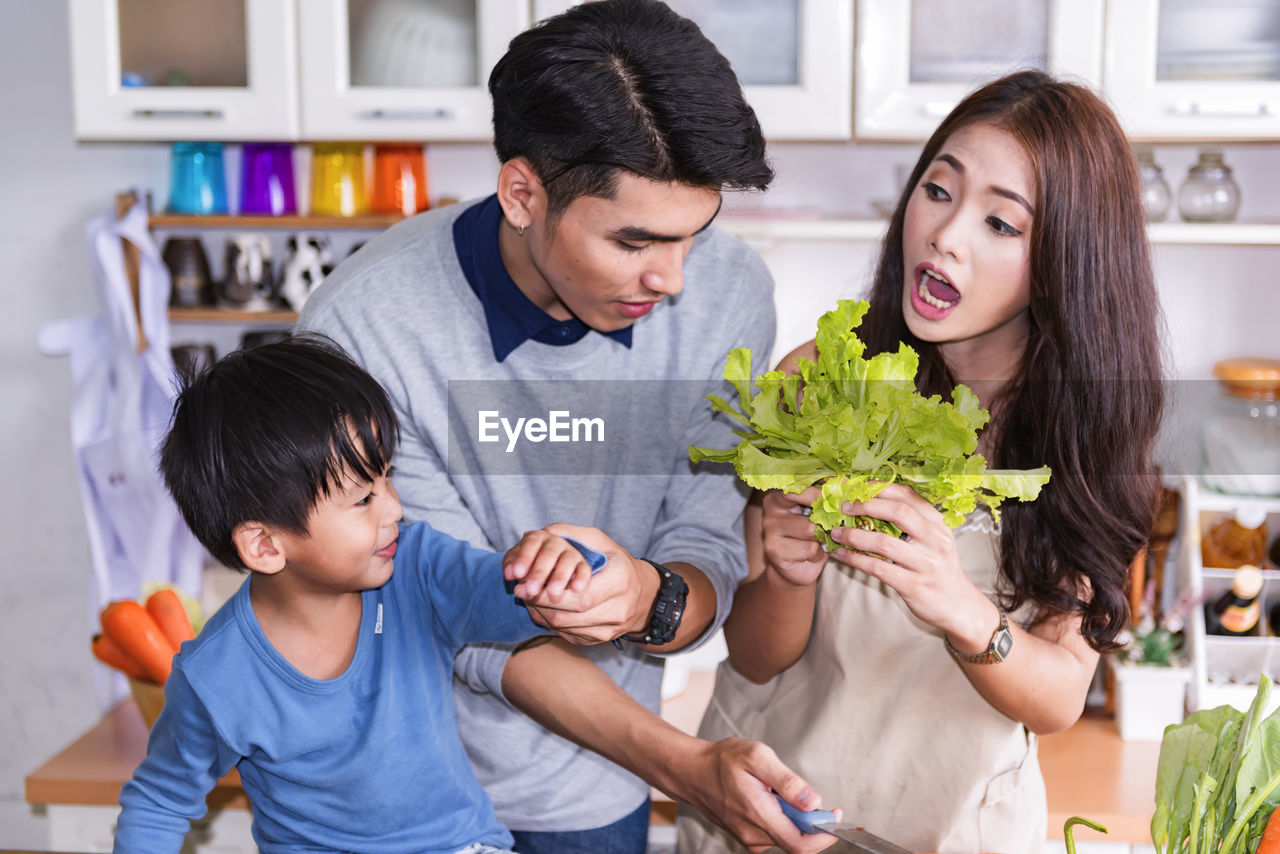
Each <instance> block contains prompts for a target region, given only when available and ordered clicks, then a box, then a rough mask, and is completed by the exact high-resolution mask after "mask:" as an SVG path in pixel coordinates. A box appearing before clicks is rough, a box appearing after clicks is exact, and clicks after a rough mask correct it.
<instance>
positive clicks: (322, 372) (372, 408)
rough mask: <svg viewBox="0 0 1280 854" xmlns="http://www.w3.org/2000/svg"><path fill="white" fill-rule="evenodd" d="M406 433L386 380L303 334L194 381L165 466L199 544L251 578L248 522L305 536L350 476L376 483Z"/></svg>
mask: <svg viewBox="0 0 1280 854" xmlns="http://www.w3.org/2000/svg"><path fill="white" fill-rule="evenodd" d="M399 438H400V426H399V422H398V421H397V419H396V414H395V410H394V409H392V406H391V401H390V399H389V398H388V397H387V393H386V391H384V390H383V388H382V386H380V385H379V384H378V382H377V380H375V379H374V378H373V377H371V376H370V375H369V374H368V373H367V372H366V371H365V370H364V369H363V368H361V367H360V366H359V365H357V364H356V363H355V362H353V361H351V359H350V358H349V357H348V356H347V355H346V353H344V352H343V351H342V349H341V348H340V347H339V346H338V345H337V344H335V343H333V341H331V340H329V339H328V338H325V337H324V336H322V335H318V334H316V333H309V332H308V333H295V334H294V335H293V336H292V337H291V338H290V339H288V340H285V341H279V342H276V343H272V344H264V345H262V346H260V347H254V348H252V349H249V350H237V351H235V352H233V353H231V354H229V355H227V356H226V357H225V358H223V359H221V360H220V361H218V362H217V363H215V364H214V365H213V366H212V367H210V368H209V369H208V370H206V371H204V372H203V373H201V374H200V375H198V376H196V377H195V378H193V379H190V380H188V381H186V383H185V387H184V388H183V390H182V392H181V393H180V394H179V395H178V398H177V400H176V401H175V403H174V407H173V422H172V425H171V427H170V430H169V434H168V436H167V437H166V438H165V441H164V448H163V450H162V451H161V454H160V470H161V474H162V475H163V476H164V481H165V484H166V485H167V486H168V487H169V491H170V492H171V493H172V494H173V497H174V499H175V500H176V501H177V503H178V507H179V509H181V510H182V516H183V518H184V519H186V521H187V525H188V526H189V527H190V528H191V530H192V532H193V533H195V535H196V538H197V539H199V540H200V542H201V543H202V544H203V545H204V547H205V548H207V549H208V550H209V552H210V553H211V554H212V555H213V557H214V558H215V559H217V560H218V561H219V562H220V563H223V564H225V565H227V566H229V567H232V568H235V569H239V570H242V571H244V570H246V569H247V567H246V566H245V564H244V562H243V561H242V560H241V559H240V555H239V553H238V552H237V551H236V547H235V543H234V542H232V538H231V537H232V532H233V531H234V530H235V529H236V526H237V525H239V524H240V523H242V522H248V521H255V522H261V523H263V524H266V525H271V526H275V527H277V528H281V529H283V530H286V531H289V532H290V533H294V534H299V535H303V534H306V532H307V519H308V517H309V516H310V515H311V511H312V510H313V509H315V506H316V504H317V503H318V502H319V501H320V499H321V497H322V496H327V495H329V494H330V492H331V491H332V490H333V489H334V488H335V487H338V486H339V485H340V483H341V478H342V476H343V474H344V472H346V473H350V474H352V475H355V476H356V477H359V478H361V479H363V480H369V481H372V480H373V479H374V478H375V477H377V476H378V475H381V474H383V473H384V472H385V471H386V470H387V468H388V467H389V465H390V462H391V457H392V455H393V453H394V452H395V448H396V444H397V443H398V442H399Z"/></svg>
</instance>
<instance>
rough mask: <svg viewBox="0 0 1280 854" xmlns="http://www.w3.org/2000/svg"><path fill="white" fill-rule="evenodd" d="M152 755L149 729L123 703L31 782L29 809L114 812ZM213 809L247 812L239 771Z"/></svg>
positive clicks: (216, 793)
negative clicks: (136, 772) (91, 808)
mask: <svg viewBox="0 0 1280 854" xmlns="http://www.w3.org/2000/svg"><path fill="white" fill-rule="evenodd" d="M146 753H147V727H146V725H145V724H144V723H143V722H142V715H141V714H140V713H139V712H138V708H137V706H135V705H134V704H133V700H132V699H129V700H123V701H121V702H120V703H119V704H118V705H116V706H115V707H113V708H112V709H111V711H109V712H107V714H106V715H105V716H104V717H103V718H102V720H100V721H98V723H97V725H96V726H94V727H93V729H91V730H89V731H88V732H86V733H85V734H84V735H82V736H80V738H78V739H76V740H75V741H73V742H72V743H71V744H69V745H68V746H67V747H65V748H63V749H62V750H61V751H60V752H59V753H58V754H57V755H56V756H54V757H53V758H52V759H50V760H49V761H48V762H46V763H44V764H43V765H41V766H40V767H39V768H37V769H36V770H35V771H33V772H31V774H29V775H28V776H27V779H26V790H27V791H26V796H27V803H31V804H80V805H89V806H114V805H115V804H117V803H119V802H120V788H121V787H122V786H123V785H124V784H125V783H126V782H128V780H129V778H130V777H132V776H133V771H134V769H135V768H137V767H138V763H139V762H141V761H142V757H143V756H145V755H146ZM208 804H209V809H211V810H213V809H227V808H232V809H248V808H249V799H248V798H246V797H245V795H244V790H243V789H241V788H240V772H239V771H236V770H235V769H234V768H233V769H232V770H231V773H230V774H228V775H227V776H225V777H223V778H222V779H221V780H219V781H218V784H217V785H216V786H214V788H213V791H212V792H210V793H209V798H208Z"/></svg>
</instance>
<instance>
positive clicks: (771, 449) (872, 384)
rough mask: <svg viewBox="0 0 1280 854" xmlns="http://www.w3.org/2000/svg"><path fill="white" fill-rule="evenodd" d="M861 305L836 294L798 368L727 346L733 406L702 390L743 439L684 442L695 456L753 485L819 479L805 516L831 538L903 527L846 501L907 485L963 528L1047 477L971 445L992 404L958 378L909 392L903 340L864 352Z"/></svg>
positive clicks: (1031, 494)
mask: <svg viewBox="0 0 1280 854" xmlns="http://www.w3.org/2000/svg"><path fill="white" fill-rule="evenodd" d="M867 307H868V305H867V303H866V302H860V301H856V300H841V301H840V303H839V304H838V305H837V306H836V308H835V309H834V310H832V311H829V312H827V313H826V314H824V315H823V316H822V318H821V319H820V320H819V321H818V334H817V338H816V343H817V349H818V360H817V362H812V361H809V360H808V359H800V360H798V365H799V374H798V375H796V376H787V375H786V374H784V373H783V372H782V371H770V372H768V373H765V374H762V375H760V376H759V377H756V378H755V382H754V386H755V388H756V389H758V390H757V391H754V392H753V390H752V389H753V383H752V379H751V355H752V354H751V351H750V350H747V349H743V348H740V349H737V350H734V351H733V352H731V353H730V354H729V358H728V364H727V365H726V366H725V370H724V377H725V379H726V380H728V381H729V382H730V383H731V384H732V385H733V387H734V388H735V389H736V390H737V392H738V404H739V408H738V409H735V408H734V407H733V406H731V405H730V404H729V403H727V402H725V401H724V400H723V399H721V398H719V397H717V396H716V395H708V399H709V400H710V401H711V405H712V408H713V409H715V411H717V412H721V413H724V414H725V415H728V416H729V417H730V418H732V419H734V420H735V421H737V422H738V424H739V425H741V428H742V429H740V430H737V431H735V432H737V435H739V436H741V437H742V441H741V442H740V443H738V445H737V446H736V447H733V448H727V449H715V448H698V447H691V448H690V449H689V456H690V458H691V459H693V461H694V462H697V461H699V460H712V461H715V462H728V463H732V464H733V465H734V467H735V468H736V469H737V472H738V476H739V477H741V478H742V479H743V480H744V481H746V482H747V483H748V484H749V485H751V486H752V487H754V488H756V489H760V490H769V489H780V490H782V491H784V492H792V493H795V492H802V491H804V490H805V489H806V488H808V487H810V486H812V485H814V484H816V483H821V484H822V496H821V497H820V498H819V499H818V500H816V501H815V502H814V503H813V507H812V509H811V511H810V516H809V518H810V519H811V520H812V521H813V522H814V524H815V525H817V527H818V537H819V539H821V540H822V541H823V542H824V543H825V544H826V545H827V546H828V547H832V548H834V547H835V542H834V541H833V540H832V539H831V536H830V532H831V531H832V530H834V529H835V528H838V527H841V526H857V527H862V528H869V529H874V530H878V531H882V532H884V533H887V534H890V535H892V536H895V537H896V536H900V535H901V533H902V532H901V531H900V530H899V529H898V527H897V526H896V525H893V524H892V523H889V522H885V521H882V520H879V519H873V518H871V517H867V516H859V517H850V516H848V515H846V514H845V512H844V509H843V508H844V505H845V503H846V502H850V501H865V500H867V499H870V498H874V497H875V496H876V495H879V494H880V491H881V490H883V489H884V488H885V486H887V485H888V484H890V483H905V484H907V485H908V486H910V487H912V488H913V489H915V490H916V491H917V492H918V493H920V494H921V495H922V496H924V498H925V499H926V500H927V501H929V503H931V504H933V505H934V506H936V507H938V508H939V509H940V510H941V511H942V514H943V517H944V519H945V520H946V523H947V524H948V525H950V526H951V527H953V528H955V527H959V525H960V523H961V522H963V521H964V517H965V515H967V514H968V513H970V512H972V511H973V510H974V509H975V508H976V507H977V504H978V502H979V501H981V502H982V503H984V504H986V505H987V506H988V507H989V508H991V511H992V514H993V515H994V516H995V517H996V518H997V519H998V518H999V515H1000V511H999V507H1000V503H1001V502H1002V501H1004V500H1005V499H1007V498H1013V499H1017V500H1020V501H1031V500H1033V499H1034V498H1035V497H1036V496H1037V495H1038V494H1039V493H1040V488H1041V487H1042V486H1044V484H1046V483H1048V481H1049V468H1048V467H1047V466H1042V467H1040V468H1038V469H1032V470H1028V471H1019V470H991V469H988V468H987V463H986V460H984V459H983V458H982V455H980V454H978V453H976V449H977V446H978V430H980V429H981V428H982V427H983V426H984V425H985V424H986V423H987V418H988V415H987V411H986V410H985V409H983V408H982V407H981V406H980V405H979V404H978V398H977V395H975V394H974V393H973V392H972V391H970V390H969V389H968V388H967V387H965V386H963V385H958V386H956V387H955V389H954V390H953V391H952V393H951V402H949V403H948V402H945V401H943V400H942V399H941V398H940V397H939V396H937V395H934V396H932V397H928V398H926V397H924V396H923V395H921V394H920V393H919V392H917V391H916V384H915V378H916V370H917V368H918V367H919V358H918V356H917V355H916V352H915V350H913V349H911V347H909V346H907V345H906V344H903V345H901V346H900V347H899V348H898V351H897V352H896V353H881V354H879V355H876V356H873V357H871V358H870V359H864V358H863V352H864V350H865V349H866V348H865V345H864V344H863V343H862V341H861V340H859V338H858V336H857V335H856V334H855V333H854V331H853V330H854V329H855V328H856V327H857V326H858V325H859V324H860V323H861V322H862V317H863V315H864V314H865V313H866V310H867Z"/></svg>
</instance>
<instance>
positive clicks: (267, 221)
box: [148, 213, 404, 231]
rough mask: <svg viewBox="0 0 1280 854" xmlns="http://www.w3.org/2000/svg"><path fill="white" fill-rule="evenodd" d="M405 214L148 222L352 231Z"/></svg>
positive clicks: (161, 217) (156, 218)
mask: <svg viewBox="0 0 1280 854" xmlns="http://www.w3.org/2000/svg"><path fill="white" fill-rule="evenodd" d="M402 219H404V215H403V214H398V213H397V214H362V215H360V216H241V215H238V214H235V215H221V214H211V215H208V216H192V215H189V214H152V215H151V216H150V217H149V218H148V222H149V223H150V224H151V227H152V228H241V229H253V228H294V229H298V230H300V231H315V230H319V229H325V228H352V229H364V230H367V231H380V230H382V229H384V228H390V227H391V226H393V225H395V224H396V223H397V222H399V221H400V220H402Z"/></svg>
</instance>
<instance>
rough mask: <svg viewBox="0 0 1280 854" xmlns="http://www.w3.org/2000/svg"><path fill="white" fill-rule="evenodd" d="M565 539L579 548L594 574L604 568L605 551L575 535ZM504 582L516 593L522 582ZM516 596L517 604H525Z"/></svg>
mask: <svg viewBox="0 0 1280 854" xmlns="http://www.w3.org/2000/svg"><path fill="white" fill-rule="evenodd" d="M564 540H565V542H567V543H568V544H569V545H571V546H573V547H574V548H575V549H577V550H578V552H579V553H580V554H581V555H582V557H583V558H585V559H586V561H587V565H588V566H590V567H591V574H592V575H595V574H596V573H597V572H599V571H600V570H602V569H604V564H605V561H607V560H608V558H607V557H605V555H604V553H603V552H598V551H596V550H595V549H593V548H591V546H588V545H585V544H583V543H580V542H578V541H577V540H575V539H574V538H573V537H565V538H564ZM503 583H504V584H506V586H507V592H508V593H514V592H515V589H516V585H517V584H519V583H520V579H516V580H515V581H506V580H505V579H504V581H503ZM515 598H516V604H517V605H520V606H523V605H524V600H523V599H521V598H520V597H519V596H517V597H515Z"/></svg>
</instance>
